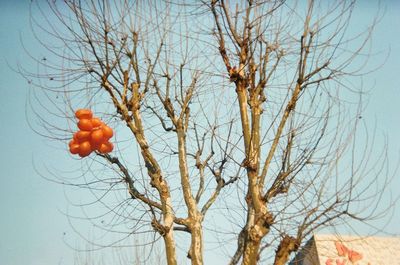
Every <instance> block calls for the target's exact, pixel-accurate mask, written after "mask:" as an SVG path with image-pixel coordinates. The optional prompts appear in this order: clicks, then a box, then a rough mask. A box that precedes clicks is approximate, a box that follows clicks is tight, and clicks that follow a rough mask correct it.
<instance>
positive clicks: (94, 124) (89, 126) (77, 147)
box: [69, 109, 114, 157]
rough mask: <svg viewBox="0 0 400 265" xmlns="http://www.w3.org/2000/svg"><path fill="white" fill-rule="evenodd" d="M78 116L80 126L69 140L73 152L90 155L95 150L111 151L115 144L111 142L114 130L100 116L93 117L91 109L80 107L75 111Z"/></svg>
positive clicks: (103, 152)
mask: <svg viewBox="0 0 400 265" xmlns="http://www.w3.org/2000/svg"><path fill="white" fill-rule="evenodd" d="M75 116H76V117H77V118H78V120H79V121H78V128H79V129H80V130H79V131H77V132H76V133H74V136H73V138H72V140H71V141H70V142H69V151H70V152H71V154H74V155H75V154H78V155H79V156H80V157H85V156H88V155H90V153H91V152H93V151H98V152H99V153H101V154H107V153H110V152H111V151H112V150H113V148H114V146H113V144H112V143H110V142H109V140H110V138H111V137H112V136H113V135H114V132H113V130H112V129H111V128H110V127H108V126H107V125H106V124H105V123H104V122H103V121H102V120H100V119H99V118H96V117H93V113H92V111H91V110H89V109H79V110H77V111H76V112H75Z"/></svg>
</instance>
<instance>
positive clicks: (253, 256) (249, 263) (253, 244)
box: [242, 240, 261, 265]
mask: <svg viewBox="0 0 400 265" xmlns="http://www.w3.org/2000/svg"><path fill="white" fill-rule="evenodd" d="M260 243H261V241H260V240H249V241H248V242H247V244H246V245H245V247H244V253H243V260H242V265H256V264H257V261H258V252H259V250H260Z"/></svg>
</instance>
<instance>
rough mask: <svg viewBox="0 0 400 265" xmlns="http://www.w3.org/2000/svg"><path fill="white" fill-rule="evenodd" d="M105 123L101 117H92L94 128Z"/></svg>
mask: <svg viewBox="0 0 400 265" xmlns="http://www.w3.org/2000/svg"><path fill="white" fill-rule="evenodd" d="M103 124H104V123H103V122H102V121H101V120H100V119H99V118H93V119H92V125H93V127H94V128H96V127H100V126H101V125H103Z"/></svg>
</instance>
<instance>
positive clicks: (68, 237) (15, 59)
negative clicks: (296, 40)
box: [0, 0, 400, 265]
mask: <svg viewBox="0 0 400 265" xmlns="http://www.w3.org/2000/svg"><path fill="white" fill-rule="evenodd" d="M28 2H29V1H0V147H1V150H0V264H2V265H3V264H4V265H20V264H24V265H45V264H46V265H47V264H49V265H50V264H73V262H74V258H75V257H76V255H77V254H76V252H74V251H73V250H72V249H71V247H69V246H68V245H67V244H66V243H65V242H68V243H69V244H72V245H74V244H76V245H81V244H83V243H82V241H81V240H80V239H79V236H77V235H76V234H75V233H74V232H73V231H72V228H71V226H70V224H69V223H68V219H67V218H66V216H65V214H64V213H65V212H67V211H68V207H69V204H68V202H67V200H66V197H65V193H64V188H63V187H62V186H61V185H57V184H54V183H52V182H50V181H48V180H46V179H44V178H43V177H41V176H40V175H39V174H38V172H37V170H36V169H35V168H39V171H41V172H42V171H43V168H44V166H49V167H51V168H58V167H59V166H61V165H62V166H63V167H65V165H66V164H71V165H74V163H77V162H76V161H71V159H70V157H69V156H67V155H65V154H63V152H65V149H61V148H55V147H54V145H53V144H51V143H49V142H48V140H47V139H44V138H42V137H40V136H39V135H37V134H35V133H34V132H33V131H32V130H31V129H30V127H29V125H28V122H27V119H26V111H27V108H26V102H27V100H28V98H29V95H28V93H29V89H28V88H29V87H28V84H27V82H26V81H25V80H24V79H23V78H22V77H21V76H20V75H19V74H18V73H16V72H15V71H13V70H12V68H13V67H16V65H17V64H18V63H20V64H24V63H25V62H26V61H27V60H26V56H27V55H26V53H25V52H24V51H23V49H22V45H21V38H22V39H23V40H24V43H25V44H26V48H27V49H28V50H30V51H40V47H39V46H38V44H37V43H36V42H35V41H34V39H33V37H32V34H31V33H30V28H29V3H28ZM360 2H361V3H359V5H358V9H357V10H356V11H355V13H354V21H359V23H360V25H364V24H365V23H366V21H369V20H370V19H371V18H372V17H373V16H374V15H375V12H376V4H371V2H376V1H367V0H365V1H360ZM382 6H383V8H384V9H385V16H384V17H383V19H382V21H381V22H380V23H379V25H378V26H377V28H376V30H375V32H374V35H373V37H372V38H373V47H372V48H373V52H374V53H376V56H374V57H373V58H374V59H373V60H372V61H371V64H375V65H378V64H380V63H381V62H383V61H384V60H385V59H384V58H385V56H387V54H388V53H389V52H390V53H389V57H388V58H387V59H386V62H385V64H384V65H383V66H382V67H380V68H379V69H378V70H376V71H375V72H373V73H371V74H370V75H369V76H368V77H366V78H365V79H364V81H365V84H366V87H370V88H372V89H371V93H370V97H369V102H368V105H367V107H366V109H365V113H364V115H363V118H364V120H365V121H366V122H367V124H368V126H369V127H370V128H372V129H373V128H375V127H376V136H377V137H378V138H381V139H382V138H383V137H386V138H387V139H388V143H389V157H390V167H391V168H392V170H394V168H395V167H396V165H397V164H398V161H399V158H400V133H399V132H400V110H399V107H400V85H399V84H400V16H399V14H400V1H395V0H393V1H382ZM356 24H357V23H353V25H352V26H353V29H354V31H357V25H356ZM27 66H28V68H29V67H33V66H30V65H27ZM31 69H34V68H31ZM399 179H400V177H399V173H397V174H396V176H395V180H394V182H393V184H392V187H393V188H392V192H393V193H394V194H397V195H398V194H399V188H400V180H399ZM399 212H400V205H396V206H395V208H394V216H393V217H392V219H391V221H390V223H389V224H388V226H387V227H386V230H385V231H386V232H387V233H390V234H396V235H400V225H398V223H399V220H400V213H399ZM387 220H389V217H386V218H385V219H384V220H383V221H387ZM383 221H380V222H383Z"/></svg>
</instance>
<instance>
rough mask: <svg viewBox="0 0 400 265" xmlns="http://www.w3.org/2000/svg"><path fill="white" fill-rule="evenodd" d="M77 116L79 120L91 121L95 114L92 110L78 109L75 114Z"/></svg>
mask: <svg viewBox="0 0 400 265" xmlns="http://www.w3.org/2000/svg"><path fill="white" fill-rule="evenodd" d="M75 116H76V117H77V118H78V119H91V118H92V117H93V113H92V111H91V110H90V109H78V110H77V111H76V112H75Z"/></svg>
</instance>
